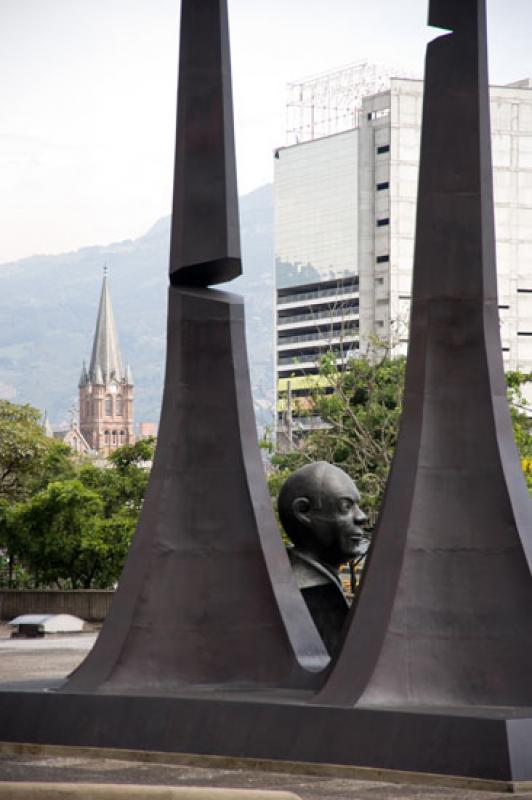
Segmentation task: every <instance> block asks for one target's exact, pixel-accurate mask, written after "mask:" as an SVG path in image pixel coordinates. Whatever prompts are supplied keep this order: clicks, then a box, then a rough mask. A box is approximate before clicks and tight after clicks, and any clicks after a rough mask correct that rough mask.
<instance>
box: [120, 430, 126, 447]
mask: <svg viewBox="0 0 532 800" xmlns="http://www.w3.org/2000/svg"><path fill="white" fill-rule="evenodd" d="M120 440H121V442H122V444H125V441H126V432H125V431H120Z"/></svg>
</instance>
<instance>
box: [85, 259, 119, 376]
mask: <svg viewBox="0 0 532 800" xmlns="http://www.w3.org/2000/svg"><path fill="white" fill-rule="evenodd" d="M89 376H90V380H91V381H92V382H93V383H100V382H102V378H103V382H105V383H108V382H109V381H110V380H112V379H113V378H114V379H115V380H117V381H121V380H122V379H123V377H124V375H123V370H122V359H121V356H120V347H119V345H118V336H117V333H116V325H115V320H114V315H113V307H112V304H111V294H110V292H109V287H108V284H107V267H104V273H103V284H102V293H101V296H100V308H99V310H98V320H97V322H96V332H95V334H94V342H93V345H92V356H91V363H90V367H89Z"/></svg>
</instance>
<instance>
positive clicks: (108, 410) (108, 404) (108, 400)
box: [105, 394, 113, 417]
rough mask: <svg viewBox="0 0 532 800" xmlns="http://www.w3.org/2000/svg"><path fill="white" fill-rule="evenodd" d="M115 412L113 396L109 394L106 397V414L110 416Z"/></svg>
mask: <svg viewBox="0 0 532 800" xmlns="http://www.w3.org/2000/svg"><path fill="white" fill-rule="evenodd" d="M112 413H113V398H112V397H111V395H110V394H108V395H107V396H106V398H105V416H106V417H110V416H111V415H112Z"/></svg>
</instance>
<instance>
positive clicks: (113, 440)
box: [111, 431, 117, 444]
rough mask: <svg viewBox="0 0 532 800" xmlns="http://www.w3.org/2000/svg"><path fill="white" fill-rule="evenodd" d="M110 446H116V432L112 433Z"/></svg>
mask: <svg viewBox="0 0 532 800" xmlns="http://www.w3.org/2000/svg"><path fill="white" fill-rule="evenodd" d="M111 444H117V441H116V431H113V436H112V439H111Z"/></svg>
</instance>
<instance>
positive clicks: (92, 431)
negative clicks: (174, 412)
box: [79, 267, 135, 455]
mask: <svg viewBox="0 0 532 800" xmlns="http://www.w3.org/2000/svg"><path fill="white" fill-rule="evenodd" d="M79 409H80V429H81V432H82V434H83V436H84V437H85V438H86V439H87V442H88V443H89V445H90V446H91V448H92V449H93V450H96V451H97V452H99V453H101V454H102V455H109V453H111V452H112V451H113V450H115V449H116V448H117V447H120V446H121V445H123V444H133V443H134V441H135V437H134V434H133V377H132V373H131V369H130V368H129V365H128V366H127V367H126V369H125V370H124V368H123V367H122V357H121V354H120V347H119V344H118V335H117V332H116V324H115V319H114V314H113V306H112V303H111V294H110V291H109V285H108V281H107V267H105V268H104V275H103V283H102V291H101V295H100V306H99V309H98V318H97V321H96V330H95V333H94V341H93V345H92V355H91V360H90V365H89V369H88V370H87V368H86V366H85V362H83V367H82V370H81V378H80V381H79Z"/></svg>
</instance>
